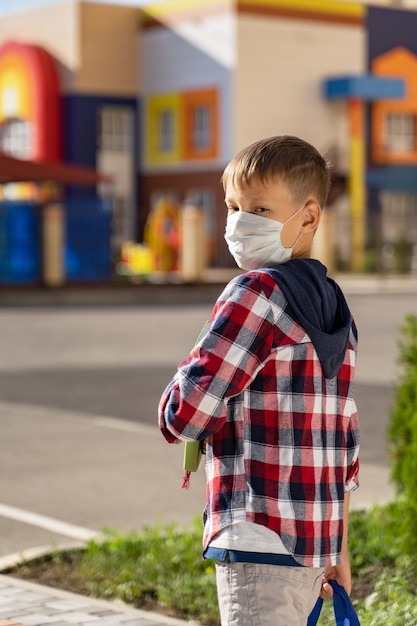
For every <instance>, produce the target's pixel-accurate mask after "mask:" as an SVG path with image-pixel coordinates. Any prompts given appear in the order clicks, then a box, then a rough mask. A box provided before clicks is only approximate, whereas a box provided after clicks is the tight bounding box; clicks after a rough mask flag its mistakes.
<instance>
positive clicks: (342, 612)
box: [307, 580, 360, 626]
mask: <svg viewBox="0 0 417 626" xmlns="http://www.w3.org/2000/svg"><path fill="white" fill-rule="evenodd" d="M329 583H330V585H331V586H332V587H333V610H334V616H335V618H336V626H360V623H359V618H358V616H357V614H356V611H355V609H354V608H353V605H352V602H351V600H350V598H349V596H348V594H347V593H346V591H345V590H344V588H343V587H342V586H341V585H339V583H337V582H336V581H335V580H329ZM322 606H323V600H322V598H319V599H318V600H317V602H316V604H315V606H314V609H313V610H312V611H311V613H310V616H309V618H308V622H307V626H316V624H317V622H318V621H319V617H320V613H321V608H322Z"/></svg>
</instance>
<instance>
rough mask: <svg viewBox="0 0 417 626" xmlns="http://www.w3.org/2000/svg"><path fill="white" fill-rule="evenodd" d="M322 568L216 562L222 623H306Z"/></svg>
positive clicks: (275, 625) (302, 625)
mask: <svg viewBox="0 0 417 626" xmlns="http://www.w3.org/2000/svg"><path fill="white" fill-rule="evenodd" d="M323 573H324V570H323V569H320V568H313V567H283V566H280V565H262V564H257V563H220V562H216V581H217V595H218V599H219V607H220V616H221V623H222V626H261V625H262V626H306V624H307V619H308V616H309V615H310V613H311V611H312V609H313V607H314V604H315V602H316V600H317V598H318V597H319V594H320V589H321V583H322V578H323Z"/></svg>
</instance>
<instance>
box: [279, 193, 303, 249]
mask: <svg viewBox="0 0 417 626" xmlns="http://www.w3.org/2000/svg"><path fill="white" fill-rule="evenodd" d="M306 204H307V203H306V202H305V203H304V204H303V205H302V206H300V208H299V209H297V210H296V212H295V213H293V214H292V215H290V217H288V218H287V219H286V220H285V222H282V228H284V226H285V224H286V223H287V222H289V221H290V220H292V218H293V217H295V216H296V215H298V214H299V213H300V211H302V210H303V209H304V208H305V206H306ZM282 228H281V232H282ZM303 234H304V233H302V232H301V233H300V234H299V235H298V237H297V239H296V240H295V241H294V243H293V244H292V246H289V248H286V250H293V248H295V246H296V245H297V243H298V242H299V241H300V239H301V237H302V236H303Z"/></svg>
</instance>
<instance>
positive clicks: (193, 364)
mask: <svg viewBox="0 0 417 626" xmlns="http://www.w3.org/2000/svg"><path fill="white" fill-rule="evenodd" d="M274 316H275V318H276V312H275V313H273V311H272V308H271V305H270V303H269V300H268V298H267V297H266V295H265V293H264V292H263V289H262V285H261V283H260V281H259V280H256V279H255V278H253V277H252V278H250V277H248V275H246V274H245V275H242V276H239V277H237V278H236V279H234V280H233V281H231V282H230V283H229V285H228V286H227V287H226V289H225V290H224V292H223V294H222V295H221V296H220V297H219V299H218V301H217V302H216V304H215V306H214V309H213V312H212V317H211V324H210V326H209V330H208V332H207V333H206V334H205V335H204V337H203V338H202V339H201V340H200V341H199V343H198V344H197V345H196V346H195V347H194V348H193V349H192V350H191V352H190V354H189V356H188V358H187V359H186V360H185V361H184V362H183V363H181V364H180V365H179V367H178V372H177V375H176V379H177V380H174V379H173V380H172V381H171V382H170V383H169V384H168V386H167V387H166V389H165V391H164V392H163V394H162V397H161V400H160V403H159V409H158V415H159V427H160V429H161V432H162V434H163V435H164V437H165V438H166V439H167V441H169V442H170V443H173V442H175V441H177V440H178V439H181V440H183V441H196V440H201V439H206V438H207V437H208V436H210V435H212V434H214V433H215V432H217V431H218V430H219V429H220V428H221V427H222V426H223V424H224V422H225V419H226V412H227V403H228V401H229V400H230V398H232V397H234V396H236V395H238V394H240V393H241V392H242V391H243V390H244V389H245V388H246V387H247V386H248V385H250V383H251V382H252V381H253V379H254V378H255V377H256V375H257V373H258V372H259V370H260V369H261V367H262V365H263V363H264V362H265V360H266V359H267V358H268V357H269V355H270V353H271V347H272V343H273V337H274V327H275V322H276V319H274Z"/></svg>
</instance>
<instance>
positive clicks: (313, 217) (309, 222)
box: [303, 200, 321, 232]
mask: <svg viewBox="0 0 417 626" xmlns="http://www.w3.org/2000/svg"><path fill="white" fill-rule="evenodd" d="M303 217H304V220H303V228H304V230H306V231H307V232H309V231H313V232H314V231H315V230H316V229H317V227H318V225H319V223H320V217H321V206H320V205H319V203H318V202H316V200H309V202H307V204H306V206H305V211H304V214H303Z"/></svg>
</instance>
